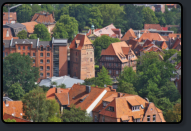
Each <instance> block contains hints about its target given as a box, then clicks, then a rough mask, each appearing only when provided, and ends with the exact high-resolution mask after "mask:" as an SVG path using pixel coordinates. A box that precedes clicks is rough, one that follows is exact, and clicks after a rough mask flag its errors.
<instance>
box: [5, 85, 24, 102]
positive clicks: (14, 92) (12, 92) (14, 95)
mask: <svg viewBox="0 0 191 131" xmlns="http://www.w3.org/2000/svg"><path fill="white" fill-rule="evenodd" d="M7 93H8V96H9V97H10V98H11V99H13V100H20V99H21V98H22V97H23V95H24V94H25V91H24V90H23V89H22V87H21V86H20V84H19V83H18V82H17V83H14V84H13V85H11V86H10V88H9V89H8V90H7Z"/></svg>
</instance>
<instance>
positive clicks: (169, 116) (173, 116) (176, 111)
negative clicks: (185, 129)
mask: <svg viewBox="0 0 191 131" xmlns="http://www.w3.org/2000/svg"><path fill="white" fill-rule="evenodd" d="M165 120H166V122H180V121H181V103H177V104H175V105H174V107H173V109H172V110H168V111H167V113H166V115H165Z"/></svg>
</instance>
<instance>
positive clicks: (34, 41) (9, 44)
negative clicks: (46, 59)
mask: <svg viewBox="0 0 191 131" xmlns="http://www.w3.org/2000/svg"><path fill="white" fill-rule="evenodd" d="M3 43H4V47H5V48H9V47H15V45H16V44H30V45H31V44H32V48H38V47H40V46H42V47H44V48H45V47H47V46H48V45H49V46H50V47H52V45H64V46H67V43H68V39H54V37H53V38H52V41H39V38H38V39H13V38H12V39H11V40H3Z"/></svg>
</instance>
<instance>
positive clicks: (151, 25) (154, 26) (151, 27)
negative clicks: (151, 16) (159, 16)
mask: <svg viewBox="0 0 191 131" xmlns="http://www.w3.org/2000/svg"><path fill="white" fill-rule="evenodd" d="M144 29H156V30H162V28H161V26H160V24H144Z"/></svg>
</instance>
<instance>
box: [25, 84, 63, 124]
mask: <svg viewBox="0 0 191 131" xmlns="http://www.w3.org/2000/svg"><path fill="white" fill-rule="evenodd" d="M22 102H23V112H24V113H25V115H24V116H23V118H25V119H28V120H32V121H33V122H47V121H48V120H50V121H52V119H53V118H55V117H56V119H59V118H60V111H59V104H58V103H57V102H56V100H46V94H45V93H44V91H43V89H42V88H40V87H37V88H35V89H33V90H31V91H30V92H29V93H26V94H25V95H24V97H23V99H22Z"/></svg>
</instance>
